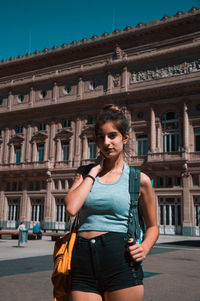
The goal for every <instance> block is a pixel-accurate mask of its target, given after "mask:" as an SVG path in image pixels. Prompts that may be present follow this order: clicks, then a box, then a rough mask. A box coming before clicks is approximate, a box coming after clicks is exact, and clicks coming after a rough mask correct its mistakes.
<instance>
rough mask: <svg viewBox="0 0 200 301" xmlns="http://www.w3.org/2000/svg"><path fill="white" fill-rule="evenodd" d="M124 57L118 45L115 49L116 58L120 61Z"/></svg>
mask: <svg viewBox="0 0 200 301" xmlns="http://www.w3.org/2000/svg"><path fill="white" fill-rule="evenodd" d="M122 56H123V51H122V50H121V48H120V47H119V45H116V47H115V58H116V59H117V60H118V59H121V58H122Z"/></svg>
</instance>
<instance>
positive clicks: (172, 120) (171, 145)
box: [162, 112, 179, 152]
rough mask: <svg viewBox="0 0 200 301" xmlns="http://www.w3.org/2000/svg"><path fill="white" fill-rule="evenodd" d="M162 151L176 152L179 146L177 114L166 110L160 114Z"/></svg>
mask: <svg viewBox="0 0 200 301" xmlns="http://www.w3.org/2000/svg"><path fill="white" fill-rule="evenodd" d="M162 136H163V152H176V151H178V147H179V129H178V116H177V114H176V113H174V112H168V113H166V114H164V115H163V116H162Z"/></svg>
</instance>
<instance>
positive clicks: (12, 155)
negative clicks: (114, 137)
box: [9, 143, 15, 164]
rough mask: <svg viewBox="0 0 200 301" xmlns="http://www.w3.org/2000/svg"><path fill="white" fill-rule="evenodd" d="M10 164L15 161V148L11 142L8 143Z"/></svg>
mask: <svg viewBox="0 0 200 301" xmlns="http://www.w3.org/2000/svg"><path fill="white" fill-rule="evenodd" d="M9 161H10V162H9V163H10V164H12V163H14V162H15V148H14V145H13V143H11V144H10V160H9Z"/></svg>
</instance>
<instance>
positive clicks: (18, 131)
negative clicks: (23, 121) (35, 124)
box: [15, 126, 23, 134]
mask: <svg viewBox="0 0 200 301" xmlns="http://www.w3.org/2000/svg"><path fill="white" fill-rule="evenodd" d="M15 133H16V134H22V133H23V126H16V128H15Z"/></svg>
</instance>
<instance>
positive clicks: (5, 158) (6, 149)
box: [3, 128, 10, 164]
mask: <svg viewBox="0 0 200 301" xmlns="http://www.w3.org/2000/svg"><path fill="white" fill-rule="evenodd" d="M9 136H10V131H9V128H6V129H5V135H4V148H3V163H5V164H7V163H8V155H9V146H8V141H9Z"/></svg>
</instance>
